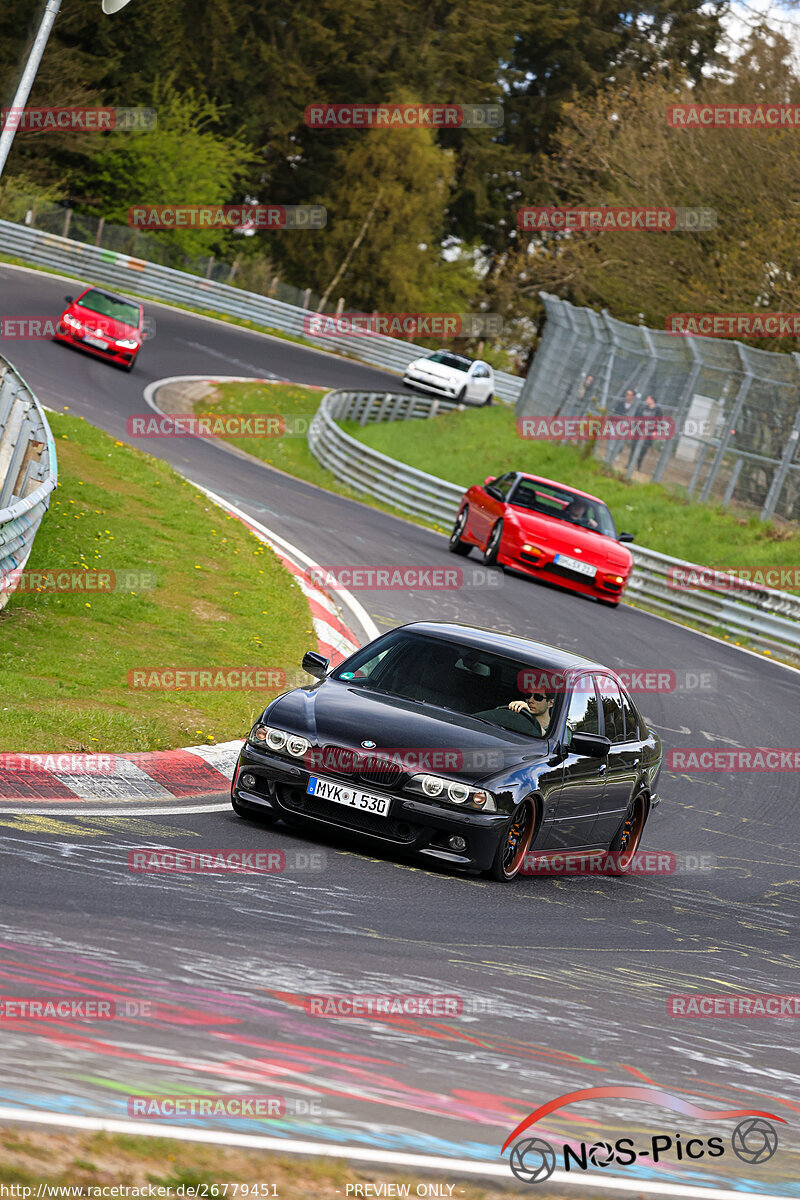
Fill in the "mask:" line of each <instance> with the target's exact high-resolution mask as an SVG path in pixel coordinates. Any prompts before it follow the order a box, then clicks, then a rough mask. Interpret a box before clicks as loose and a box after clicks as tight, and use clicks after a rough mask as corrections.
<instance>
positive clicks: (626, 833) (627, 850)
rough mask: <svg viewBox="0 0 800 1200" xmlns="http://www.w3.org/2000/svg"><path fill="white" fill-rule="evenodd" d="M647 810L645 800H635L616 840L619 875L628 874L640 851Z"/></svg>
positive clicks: (614, 848)
mask: <svg viewBox="0 0 800 1200" xmlns="http://www.w3.org/2000/svg"><path fill="white" fill-rule="evenodd" d="M646 811H647V809H646V806H645V802H644V799H643V798H642V797H641V796H640V797H639V798H638V799H637V800H634V802H633V807H632V808H631V810H630V812H629V813H628V815H627V817H626V818H625V822H624V824H623V826H622V828H621V830H620V832H619V833H618V834H617V836H616V838H615V839H614V844H613V845H612V850H614V851H615V852H616V853H617V854H618V855H619V859H618V872H617V874H619V875H625V874H627V872H628V870H629V868H630V866H631V863H632V862H633V859H634V857H635V855H636V851H637V850H638V849H639V842H640V841H641V840H642V833H643V831H644V821H645V813H646Z"/></svg>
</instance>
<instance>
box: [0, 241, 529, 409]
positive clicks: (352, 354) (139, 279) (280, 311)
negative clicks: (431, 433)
mask: <svg viewBox="0 0 800 1200" xmlns="http://www.w3.org/2000/svg"><path fill="white" fill-rule="evenodd" d="M0 251H2V252H3V253H4V254H11V255H13V256H14V257H16V258H21V259H24V260H25V261H26V262H30V263H34V264H36V265H37V266H44V267H50V268H52V269H53V270H55V271H58V272H59V273H60V274H66V275H75V276H76V277H77V278H78V279H83V280H87V281H88V282H91V283H101V284H105V285H106V286H107V287H113V288H115V289H116V290H118V291H128V290H130V291H132V292H136V293H138V294H139V295H144V296H152V297H153V298H154V299H157V300H165V301H167V302H173V303H176V304H186V305H188V306H190V307H192V308H206V309H213V310H214V312H218V313H224V314H225V315H226V316H230V317H237V318H238V319H240V320H245V321H252V322H254V323H255V324H257V325H262V326H264V327H265V328H267V329H278V330H280V331H281V332H282V333H288V334H291V335H292V336H293V337H302V338H304V339H305V340H306V341H309V342H311V343H313V344H314V345H315V346H319V347H320V348H321V349H327V350H333V351H336V352H337V353H338V354H344V355H346V356H347V357H348V358H353V359H358V360H359V361H360V362H364V363H368V364H369V365H370V366H373V367H380V368H382V369H383V370H386V371H397V372H398V373H401V374H402V372H403V371H404V370H405V368H406V367H407V366H408V364H409V363H410V362H413V361H414V359H416V358H422V357H423V356H424V355H425V354H427V353H429V351H427V350H426V349H425V347H423V346H415V345H414V344H413V343H412V342H403V341H401V340H400V339H399V338H390V337H383V336H374V337H373V336H370V337H358V338H353V337H313V336H312V335H311V334H309V333H307V332H306V330H305V326H304V320H305V318H307V317H309V316H311V315H312V314H311V313H310V312H309V310H308V309H305V308H299V307H296V306H295V305H292V304H284V303H283V301H281V300H273V299H271V298H270V297H269V296H261V295H259V294H258V293H257V292H246V291H244V290H243V289H241V288H236V287H232V286H231V285H230V284H227V283H218V282H217V281H216V280H213V279H201V278H200V277H199V276H197V275H189V274H187V273H186V272H184V271H176V270H175V269H174V268H173V267H163V266H160V265H159V264H158V263H152V262H146V261H145V260H144V259H140V258H131V256H130V255H128V254H118V253H116V251H114V250H104V249H103V248H102V247H100V246H89V245H86V244H85V243H83V242H73V241H72V240H71V239H69V238H63V237H58V236H57V235H56V234H52V233H44V232H42V231H41V230H39V229H30V228H28V227H27V226H25V225H15V224H14V223H13V222H11V221H0ZM54 315H58V314H54ZM522 384H523V380H522V379H520V378H519V377H518V376H516V375H509V374H507V373H506V372H505V371H495V394H496V395H497V397H498V399H500V400H502V401H504V402H505V403H508V404H514V403H516V401H517V399H518V397H519V394H520V392H521V390H522Z"/></svg>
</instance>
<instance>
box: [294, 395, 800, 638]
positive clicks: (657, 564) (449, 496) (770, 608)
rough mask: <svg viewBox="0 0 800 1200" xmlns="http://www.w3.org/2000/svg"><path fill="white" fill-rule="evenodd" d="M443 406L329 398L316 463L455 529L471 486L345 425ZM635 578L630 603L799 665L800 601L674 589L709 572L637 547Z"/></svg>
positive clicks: (731, 590)
mask: <svg viewBox="0 0 800 1200" xmlns="http://www.w3.org/2000/svg"><path fill="white" fill-rule="evenodd" d="M441 408H442V406H441V405H440V404H438V403H437V402H436V401H431V400H427V399H415V398H413V397H409V396H407V395H400V394H398V395H394V394H391V393H383V392H345V391H336V392H329V393H328V395H327V396H325V397H324V399H323V401H322V403H321V404H320V406H319V409H318V411H317V413H316V415H315V417H314V420H313V421H312V423H311V427H310V429H309V431H308V444H309V446H310V448H311V451H312V453H313V454H314V456H315V458H317V459H318V461H319V462H320V463H321V464H322V466H324V467H327V468H328V470H330V471H332V472H333V474H334V475H335V476H336V477H337V479H341V480H342V482H344V483H347V484H349V485H350V486H351V487H353V488H356V489H358V490H360V491H363V492H366V493H367V494H368V495H370V496H375V497H377V498H378V499H379V500H383V501H384V502H385V503H386V504H390V505H392V506H393V507H394V508H397V509H400V510H401V511H403V512H408V513H412V514H413V515H414V516H421V517H427V518H428V519H430V518H433V519H434V520H436V521H440V522H441V523H442V525H444V526H446V527H448V532H449V526H450V525H451V524H452V523H453V521H454V520H455V516H456V512H457V510H458V503H459V500H460V499H461V497H462V496H463V494H464V492H465V491H466V490H467V485H466V484H457V483H449V482H448V481H447V480H445V479H439V478H438V477H437V476H436V475H428V474H427V473H426V472H425V471H418V470H416V468H415V467H409V466H407V465H406V464H405V463H402V462H398V461H397V459H394V458H389V457H388V455H386V454H380V453H379V452H378V451H377V450H373V449H372V448H371V447H369V446H365V445H364V443H363V442H360V441H358V439H357V438H354V437H351V436H350V435H349V434H347V433H345V432H344V430H343V429H341V428H340V427H339V425H338V422H339V421H358V422H359V423H360V424H361V425H366V424H368V423H371V422H373V421H396V420H408V419H409V418H412V419H413V418H422V419H427V418H429V417H432V416H435V415H436V413H437V412H439V411H440V410H441ZM631 550H632V552H633V558H634V564H635V567H634V572H633V576H632V578H631V581H630V583H629V584H628V589H627V592H626V596H627V598H629V599H630V600H633V601H638V602H639V603H640V604H642V605H643V606H646V607H647V608H649V609H652V610H653V611H654V612H657V613H660V614H663V615H664V616H666V617H669V618H671V619H677V620H679V621H686V622H689V623H691V624H693V625H696V626H697V627H698V628H700V629H703V630H708V631H710V632H712V633H717V634H721V635H727V636H728V637H729V638H732V639H734V640H736V641H740V640H747V642H748V643H749V644H750V645H752V646H754V647H756V648H758V649H760V650H766V651H768V652H769V653H770V654H776V655H780V656H781V657H782V658H789V659H792V660H796V661H800V596H794V595H792V594H791V593H789V592H779V591H776V590H775V589H774V588H767V587H752V586H749V585H743V584H741V583H740V582H738V581H736V580H735V579H734V578H733V577H732V576H728V577H726V578H727V579H730V581H731V582H730V586H728V585H727V582H726V584H725V586H719V587H717V586H713V587H702V588H692V589H690V590H682V589H679V588H676V587H675V586H671V585H670V583H669V570H670V568H681V569H683V570H684V571H695V572H702V571H703V567H701V566H699V565H698V564H696V563H687V562H684V561H683V560H682V559H679V558H671V557H670V556H669V555H668V554H661V553H659V552H658V551H656V550H648V549H647V548H646V547H645V546H636V545H634V546H631Z"/></svg>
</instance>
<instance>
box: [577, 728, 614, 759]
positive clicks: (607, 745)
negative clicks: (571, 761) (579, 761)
mask: <svg viewBox="0 0 800 1200" xmlns="http://www.w3.org/2000/svg"><path fill="white" fill-rule="evenodd" d="M569 748H570V750H571V751H572V753H573V754H582V755H584V757H586V758H606V756H607V755H608V752H609V750H610V749H611V742H610V740H609V738H607V737H601V736H600V734H599V733H573V735H572V741H571V742H570V744H569Z"/></svg>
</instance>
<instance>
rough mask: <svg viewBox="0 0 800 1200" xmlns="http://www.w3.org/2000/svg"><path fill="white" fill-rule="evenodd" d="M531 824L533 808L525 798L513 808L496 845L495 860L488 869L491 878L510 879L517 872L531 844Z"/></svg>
mask: <svg viewBox="0 0 800 1200" xmlns="http://www.w3.org/2000/svg"><path fill="white" fill-rule="evenodd" d="M533 824H534V816H533V808H532V807H531V805H530V804H529V803H528V802H527V800H523V801H522V803H521V804H518V805H517V807H516V808H515V809H514V812H513V813H512V815H511V819H510V821H509V823H508V825H507V826H506V828H505V832H504V834H503V837H502V839H501V841H500V845H499V846H498V847H497V854H496V855H495V860H494V862H493V863H492V866H491V868H490V870H489V874H490V876H491V877H492V878H493V879H499V880H510V879H513V878H514V876H515V875H516V874H517V873H518V871H519V869H520V867H521V866H522V864H523V862H524V861H525V855H526V854H527V853H528V847H529V846H530V844H531V838H532V837H533Z"/></svg>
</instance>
